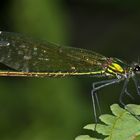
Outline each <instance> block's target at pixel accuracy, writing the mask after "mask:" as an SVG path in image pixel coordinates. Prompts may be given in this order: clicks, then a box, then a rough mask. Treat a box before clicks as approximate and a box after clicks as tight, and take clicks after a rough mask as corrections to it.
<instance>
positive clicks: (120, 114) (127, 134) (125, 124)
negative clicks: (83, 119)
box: [75, 104, 140, 140]
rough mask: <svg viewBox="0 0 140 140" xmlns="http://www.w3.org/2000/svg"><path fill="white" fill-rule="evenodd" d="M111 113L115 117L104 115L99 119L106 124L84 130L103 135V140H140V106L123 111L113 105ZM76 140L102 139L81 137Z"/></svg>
mask: <svg viewBox="0 0 140 140" xmlns="http://www.w3.org/2000/svg"><path fill="white" fill-rule="evenodd" d="M111 111H112V113H113V115H110V114H104V115H101V116H100V117H99V119H100V120H101V121H102V122H103V123H104V124H99V123H98V124H88V125H86V126H85V127H84V129H88V130H92V131H96V132H97V133H99V134H102V135H103V136H105V138H104V139H102V140H140V120H139V119H140V118H138V115H140V105H134V104H129V105H126V106H125V109H123V108H121V107H120V106H119V105H118V104H113V105H112V106H111ZM75 140H101V139H97V138H92V137H90V136H88V135H81V136H78V137H77V138H76V139H75Z"/></svg>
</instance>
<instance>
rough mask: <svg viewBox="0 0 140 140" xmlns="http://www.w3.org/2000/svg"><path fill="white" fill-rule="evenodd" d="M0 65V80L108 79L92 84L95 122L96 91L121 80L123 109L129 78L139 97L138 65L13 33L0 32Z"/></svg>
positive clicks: (139, 67)
mask: <svg viewBox="0 0 140 140" xmlns="http://www.w3.org/2000/svg"><path fill="white" fill-rule="evenodd" d="M0 64H2V65H4V66H5V67H4V68H3V69H1V70H0V76H24V77H26V76H27V77H63V76H81V75H88V76H97V77H109V78H110V79H109V80H105V81H100V82H95V83H93V89H92V91H91V94H92V101H93V108H94V115H95V119H96V118H97V117H96V107H95V100H96V101H97V106H98V107H99V102H98V99H97V95H96V92H97V91H98V90H99V89H101V88H103V87H105V86H108V85H111V84H114V83H118V82H120V81H122V80H124V86H123V89H122V92H121V95H120V102H121V104H122V105H124V103H123V101H122V98H123V96H124V95H126V94H127V95H129V96H131V95H130V94H129V92H128V91H127V85H128V82H129V79H130V78H132V79H133V81H134V84H135V86H136V89H137V93H138V94H139V95H140V87H139V85H138V82H137V79H136V75H137V74H138V73H139V72H140V65H139V64H138V63H133V64H132V65H129V64H127V63H125V62H123V61H121V60H120V59H118V58H113V57H105V56H103V55H101V54H98V53H95V52H93V51H88V50H85V49H78V48H72V47H63V46H59V45H56V44H53V43H48V42H43V41H37V40H33V39H32V38H29V37H26V36H23V35H20V34H16V33H9V32H3V31H1V32H0ZM7 68H9V69H8V70H7ZM96 121H97V120H96Z"/></svg>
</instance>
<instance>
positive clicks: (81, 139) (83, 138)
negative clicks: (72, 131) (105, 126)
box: [75, 135, 101, 140]
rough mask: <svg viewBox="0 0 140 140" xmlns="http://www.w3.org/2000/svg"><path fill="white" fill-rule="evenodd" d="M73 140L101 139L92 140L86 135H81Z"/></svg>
mask: <svg viewBox="0 0 140 140" xmlns="http://www.w3.org/2000/svg"><path fill="white" fill-rule="evenodd" d="M75 140H101V139H96V138H92V137H90V136H88V135H81V136H78V137H76V138H75Z"/></svg>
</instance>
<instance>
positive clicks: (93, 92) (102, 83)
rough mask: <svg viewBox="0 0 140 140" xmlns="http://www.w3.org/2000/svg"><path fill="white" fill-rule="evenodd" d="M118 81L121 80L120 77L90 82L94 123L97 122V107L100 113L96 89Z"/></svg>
mask: <svg viewBox="0 0 140 140" xmlns="http://www.w3.org/2000/svg"><path fill="white" fill-rule="evenodd" d="M120 81H121V79H111V80H104V81H99V82H95V83H93V84H92V87H93V89H92V90H91V96H92V103H93V112H94V118H95V123H97V121H98V120H97V108H98V110H99V113H100V114H101V109H100V104H99V100H98V97H97V91H98V90H99V89H101V88H104V87H106V86H108V85H111V84H114V83H118V82H120ZM96 105H97V108H96Z"/></svg>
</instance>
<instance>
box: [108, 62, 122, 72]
mask: <svg viewBox="0 0 140 140" xmlns="http://www.w3.org/2000/svg"><path fill="white" fill-rule="evenodd" d="M109 68H111V69H112V70H115V71H118V72H124V70H123V68H122V67H121V66H120V65H119V64H117V63H112V64H111V65H109ZM111 73H112V72H111Z"/></svg>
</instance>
